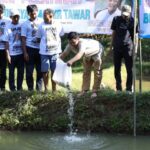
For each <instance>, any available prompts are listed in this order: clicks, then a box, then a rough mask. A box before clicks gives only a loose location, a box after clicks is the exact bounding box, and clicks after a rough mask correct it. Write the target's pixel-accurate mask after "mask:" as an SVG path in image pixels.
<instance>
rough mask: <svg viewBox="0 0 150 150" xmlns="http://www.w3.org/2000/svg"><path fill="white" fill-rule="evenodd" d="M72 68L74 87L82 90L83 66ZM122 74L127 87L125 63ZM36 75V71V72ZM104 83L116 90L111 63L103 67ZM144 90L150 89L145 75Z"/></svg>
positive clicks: (137, 83) (137, 85)
mask: <svg viewBox="0 0 150 150" xmlns="http://www.w3.org/2000/svg"><path fill="white" fill-rule="evenodd" d="M72 70H73V78H72V89H73V90H74V91H80V90H81V85H82V73H83V67H82V66H79V67H73V68H72ZM7 72H8V71H7ZM121 74H122V85H123V89H125V84H126V69H125V66H124V65H122V71H121ZM34 76H35V72H34ZM93 76H94V75H93V72H92V78H91V88H92V85H93ZM49 83H50V84H49V90H51V82H49ZM102 83H104V84H105V86H106V87H109V88H111V89H114V90H115V78H114V67H113V66H112V65H109V67H107V68H104V69H103V78H102ZM6 89H7V90H9V87H8V80H7V83H6ZM23 89H24V90H27V85H26V81H25V78H24V81H23ZM58 90H65V89H64V88H62V87H60V86H58ZM136 90H137V91H139V79H138V77H137V79H136ZM142 90H143V92H146V91H150V77H143V81H142Z"/></svg>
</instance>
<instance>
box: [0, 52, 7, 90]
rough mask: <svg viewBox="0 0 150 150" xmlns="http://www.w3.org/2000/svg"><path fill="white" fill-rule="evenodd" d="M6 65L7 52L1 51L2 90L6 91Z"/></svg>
mask: <svg viewBox="0 0 150 150" xmlns="http://www.w3.org/2000/svg"><path fill="white" fill-rule="evenodd" d="M6 64H7V61H6V52H5V50H0V90H5V83H6Z"/></svg>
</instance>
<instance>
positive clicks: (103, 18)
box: [96, 8, 121, 32]
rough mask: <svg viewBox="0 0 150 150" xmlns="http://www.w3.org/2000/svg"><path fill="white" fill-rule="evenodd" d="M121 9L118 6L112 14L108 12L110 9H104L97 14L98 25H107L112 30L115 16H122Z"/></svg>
mask: <svg viewBox="0 0 150 150" xmlns="http://www.w3.org/2000/svg"><path fill="white" fill-rule="evenodd" d="M120 15H121V11H120V10H119V9H118V8H117V9H116V11H115V12H114V13H112V14H110V13H109V12H108V9H104V10H102V11H100V12H98V14H97V15H96V20H97V21H98V22H99V24H98V26H100V27H105V28H107V30H110V32H111V29H110V27H111V23H112V20H113V18H114V17H115V16H120Z"/></svg>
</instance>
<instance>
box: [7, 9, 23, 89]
mask: <svg viewBox="0 0 150 150" xmlns="http://www.w3.org/2000/svg"><path fill="white" fill-rule="evenodd" d="M10 18H11V19H12V22H11V23H10V24H9V25H8V26H7V27H6V30H5V36H4V37H5V38H4V41H5V42H6V56H7V60H8V67H9V88H10V90H11V91H16V90H22V82H23V74H24V59H23V50H22V42H21V24H20V23H19V18H20V15H19V11H18V10H17V9H12V10H11V11H10ZM15 68H17V86H15Z"/></svg>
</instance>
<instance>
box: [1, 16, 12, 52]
mask: <svg viewBox="0 0 150 150" xmlns="http://www.w3.org/2000/svg"><path fill="white" fill-rule="evenodd" d="M9 23H10V20H8V19H5V18H3V19H0V50H4V49H5V44H4V42H3V41H4V32H5V28H6V26H7V25H8V24H9Z"/></svg>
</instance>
